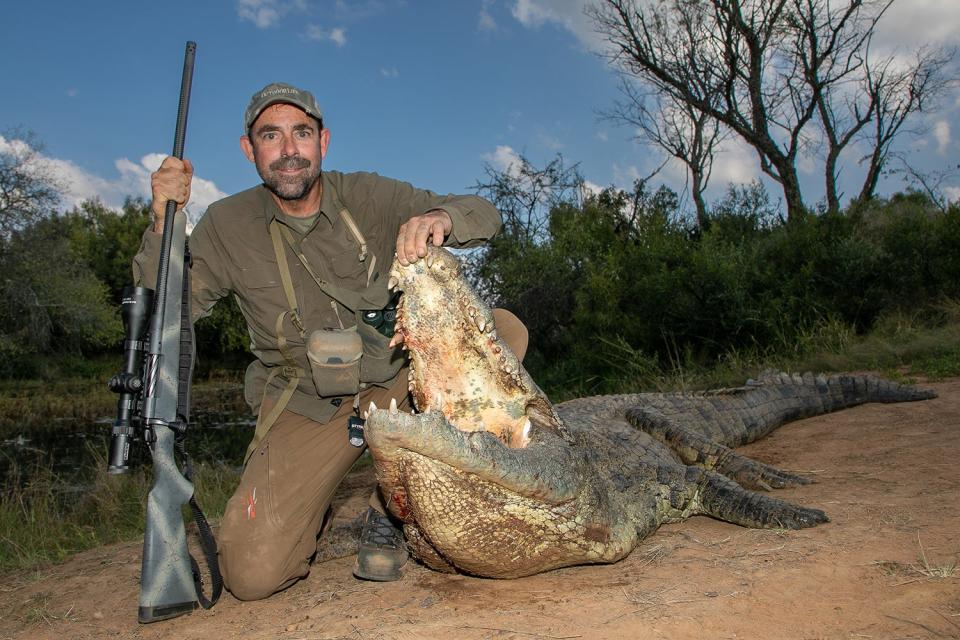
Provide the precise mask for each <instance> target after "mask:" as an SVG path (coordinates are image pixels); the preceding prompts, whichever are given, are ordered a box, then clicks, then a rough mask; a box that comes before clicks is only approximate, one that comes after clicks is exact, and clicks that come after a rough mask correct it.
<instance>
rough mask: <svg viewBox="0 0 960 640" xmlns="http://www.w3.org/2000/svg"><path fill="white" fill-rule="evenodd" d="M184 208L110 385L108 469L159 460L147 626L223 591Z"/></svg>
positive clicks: (131, 307) (185, 81)
mask: <svg viewBox="0 0 960 640" xmlns="http://www.w3.org/2000/svg"><path fill="white" fill-rule="evenodd" d="M196 48H197V45H196V43H194V42H188V43H187V47H186V52H185V54H184V60H183V78H182V82H181V85H180V107H179V110H178V112H177V127H176V132H175V135H174V144H173V156H174V157H176V158H179V159H182V158H183V146H184V138H185V136H186V127H187V110H188V107H189V102H190V87H191V84H192V80H193V64H194V56H195V54H196ZM176 208H177V205H176V202H174V201H173V200H168V201H167V203H166V211H165V217H164V226H163V236H162V240H161V248H160V259H159V265H158V271H157V285H156V289H155V291H151V290H150V289H146V288H144V287H126V288H125V289H124V291H123V295H122V302H121V315H122V318H123V324H124V329H125V333H126V340H125V341H124V368H123V371H122V372H121V373H120V374H118V375H116V376H114V377H113V378H112V379H111V380H110V383H109V385H108V386H109V387H110V389H111V391H114V392H116V393H119V394H120V399H119V400H118V401H117V419H116V421H115V422H114V425H113V428H112V430H111V438H110V454H109V467H108V471H109V472H110V473H114V474H117V473H124V472H126V471H127V470H128V469H129V459H130V443H131V442H132V441H136V440H138V439H142V440H143V441H144V442H146V443H147V444H148V445H149V447H150V453H151V457H152V459H153V487H152V488H151V490H150V493H149V495H148V496H147V516H146V530H145V533H144V538H143V564H142V570H141V574H140V606H139V615H138V618H139V621H140V622H141V623H147V622H155V621H158V620H166V619H168V618H173V617H176V616H179V615H182V614H184V613H189V612H191V611H193V610H194V609H195V608H197V606H198V605H203V606H204V608H210V607H212V606H213V604H214V603H215V602H216V601H217V599H218V598H219V596H220V592H221V591H222V589H223V583H222V580H221V578H220V572H219V566H218V564H217V551H216V541H215V540H214V538H213V534H212V533H211V532H210V527H209V525H208V524H207V522H206V518H204V516H203V513H202V512H201V511H200V508H199V506H198V505H197V503H196V500H195V499H194V496H193V483H192V482H191V476H192V465H191V464H190V459H189V457H187V456H186V450H185V448H184V446H183V439H184V436H185V434H186V430H187V425H188V423H189V405H190V378H191V375H192V373H193V325H192V322H191V318H190V282H189V273H190V270H189V267H188V266H187V265H188V264H189V254H188V253H187V242H186V216H185V215H184V214H182V213H181V214H179V215H177V213H176ZM151 304H152V311H151V312H150V315H149V322H148V321H147V310H148V309H150V308H151ZM144 329H146V338H147V339H146V340H144ZM175 449H176V450H178V451H179V452H180V453H181V454H182V455H183V457H184V460H185V462H184V472H183V473H181V471H180V468H179V467H178V466H177V463H176V459H175V457H174V450H175ZM188 502H189V503H190V507H191V509H192V510H193V514H194V518H195V519H196V520H197V525H198V527H199V530H200V537H201V542H202V545H203V547H204V554H205V556H206V560H207V564H208V567H209V569H210V573H211V576H212V581H211V582H212V585H211V586H212V589H213V595H212V596H211V598H210V599H209V600H208V599H207V598H206V597H205V596H204V594H203V589H202V585H201V581H200V572H199V567H198V566H197V563H196V561H194V559H193V558H192V557H191V556H190V554H189V552H188V551H187V540H186V532H185V530H184V525H183V515H182V512H181V508H182V507H183V505H184V504H187V503H188Z"/></svg>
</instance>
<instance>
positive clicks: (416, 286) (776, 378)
mask: <svg viewBox="0 0 960 640" xmlns="http://www.w3.org/2000/svg"><path fill="white" fill-rule="evenodd" d="M389 286H390V287H391V288H392V289H398V290H400V291H402V292H403V295H402V296H401V298H400V302H399V305H398V308H397V322H396V331H397V334H399V335H398V336H397V337H396V340H397V341H400V340H402V342H403V346H404V348H405V349H407V350H408V351H409V356H410V363H409V367H410V375H409V385H410V392H411V395H412V398H413V402H414V412H413V413H407V412H403V411H399V410H398V409H397V407H396V403H395V402H394V403H392V404H391V406H390V407H384V408H378V407H376V406H375V405H372V404H371V405H370V406H369V407H368V408H367V411H366V412H365V415H366V426H365V437H366V440H367V444H368V446H369V448H370V451H371V454H372V457H373V463H374V468H375V473H376V476H377V480H378V483H379V485H380V489H381V492H382V494H383V496H384V498H385V502H386V504H387V507H388V508H389V510H390V511H391V513H392V514H393V515H394V516H395V517H396V518H397V519H399V521H401V522H402V523H403V530H404V534H405V535H406V538H407V544H408V547H409V548H410V551H411V553H412V554H413V556H414V557H416V558H417V559H419V560H420V561H421V562H423V563H424V564H425V565H427V566H428V567H430V568H432V569H435V570H438V571H446V572H459V573H464V574H470V575H475V576H482V577H490V578H517V577H522V576H526V575H531V574H534V573H539V572H542V571H548V570H551V569H556V568H559V567H565V566H571V565H579V564H590V563H612V562H616V561H617V560H620V559H622V558H624V557H625V556H627V555H628V554H629V553H630V552H631V551H632V550H633V549H634V548H635V547H636V546H637V545H638V543H639V542H640V541H641V540H643V539H644V538H645V537H647V536H649V535H650V534H652V533H653V532H654V531H655V530H656V529H657V528H658V527H659V526H660V524H662V523H666V522H677V521H680V520H683V519H686V518H689V517H691V516H694V515H698V514H703V515H708V516H712V517H714V518H718V519H721V520H724V521H728V522H732V523H735V524H738V525H743V526H747V527H758V528H783V529H799V528H804V527H811V526H815V525H818V524H821V523H824V522H827V521H828V517H827V515H826V514H825V513H824V512H823V511H821V510H819V509H815V508H809V507H804V506H799V505H795V504H792V503H790V502H787V501H784V500H780V499H778V498H775V497H773V496H771V495H770V494H769V493H768V492H769V490H771V489H777V488H782V487H791V486H797V485H802V484H807V483H808V482H810V480H808V479H807V478H805V477H804V476H802V475H799V474H795V473H791V472H787V471H782V470H779V469H777V468H774V467H772V466H769V465H766V464H763V463H761V462H758V461H755V460H752V459H750V458H747V457H745V456H743V455H740V454H738V453H737V452H736V451H734V449H735V448H736V447H738V446H740V445H743V444H746V443H748V442H752V441H754V440H756V439H758V438H761V437H763V436H765V435H766V434H768V433H770V432H771V431H772V430H774V429H776V428H777V427H778V426H780V425H782V424H784V423H786V422H789V421H792V420H797V419H799V418H804V417H808V416H814V415H818V414H822V413H825V412H829V411H835V410H838V409H843V408H846V407H851V406H854V405H857V404H861V403H865V402H901V401H914V400H924V399H928V398H933V397H935V395H936V394H935V393H934V392H933V391H929V390H923V389H917V388H914V387H911V386H908V385H901V384H898V383H895V382H892V381H888V380H884V379H880V378H876V377H871V376H865V375H848V374H838V375H829V376H827V375H822V374H821V375H814V374H809V373H808V374H804V375H796V374H794V375H788V374H786V373H781V372H776V371H766V372H763V373H762V374H760V375H759V376H757V378H756V379H755V380H749V381H747V382H746V384H744V385H743V386H740V387H736V388H729V389H719V390H713V391H706V392H696V393H634V394H623V395H606V396H595V397H588V398H579V399H575V400H570V401H567V402H563V403H560V404H557V405H553V404H552V403H551V402H550V400H549V399H548V398H547V396H546V395H545V394H544V392H543V391H542V390H541V389H540V388H539V387H538V386H537V384H536V383H535V382H534V381H533V379H532V378H531V377H530V375H529V373H528V372H527V371H526V369H524V367H523V365H522V364H521V362H520V361H519V360H518V359H517V357H516V355H515V354H514V353H513V352H512V351H511V350H510V348H509V347H508V346H507V345H506V344H505V343H504V341H503V340H502V339H501V338H500V337H499V336H498V335H497V330H496V326H495V323H494V319H493V315H492V313H491V310H490V309H489V307H488V306H487V305H485V304H484V303H483V302H482V301H481V299H480V297H479V296H478V295H477V293H476V292H475V291H474V290H473V289H472V288H471V286H470V285H469V284H468V282H467V280H466V278H465V277H464V274H463V270H462V268H461V265H460V264H459V261H458V260H457V258H456V257H455V256H453V255H452V254H450V253H449V252H447V251H446V250H443V249H438V248H435V247H430V248H429V251H428V254H427V256H426V257H425V258H424V259H421V260H419V261H417V262H414V263H411V264H409V265H401V264H400V263H399V262H396V261H395V262H394V264H393V266H392V268H391V272H390V279H389Z"/></svg>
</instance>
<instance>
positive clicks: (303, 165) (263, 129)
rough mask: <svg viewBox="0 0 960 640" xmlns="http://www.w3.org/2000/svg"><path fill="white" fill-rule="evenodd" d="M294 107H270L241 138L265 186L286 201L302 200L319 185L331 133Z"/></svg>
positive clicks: (279, 105)
mask: <svg viewBox="0 0 960 640" xmlns="http://www.w3.org/2000/svg"><path fill="white" fill-rule="evenodd" d="M319 126H320V125H319V123H318V122H317V121H316V120H315V119H314V118H312V117H310V116H308V115H307V114H306V113H304V112H303V111H301V110H300V109H299V108H298V107H295V106H293V105H292V104H285V103H280V104H274V105H270V106H269V107H267V108H266V109H264V110H263V112H262V113H261V114H260V115H259V116H258V117H257V119H256V120H254V122H253V126H251V127H250V135H249V137H248V136H243V137H241V138H240V146H241V148H242V149H243V152H244V154H245V155H246V156H247V159H248V160H250V161H251V162H253V163H254V164H256V166H257V173H259V174H260V178H261V179H262V180H263V182H264V184H266V185H267V187H268V188H269V189H270V190H271V191H273V192H274V193H275V194H276V195H277V197H278V198H281V199H283V200H300V199H301V198H303V197H305V196H306V195H307V194H308V193H309V191H310V189H311V188H312V187H313V186H314V185H315V184H316V183H317V178H318V177H319V176H320V165H321V161H322V160H323V157H324V156H325V155H327V144H328V143H329V141H330V133H329V131H327V130H326V129H324V130H323V131H320V130H319Z"/></svg>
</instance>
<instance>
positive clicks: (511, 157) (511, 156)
mask: <svg viewBox="0 0 960 640" xmlns="http://www.w3.org/2000/svg"><path fill="white" fill-rule="evenodd" d="M481 157H482V158H483V159H484V160H486V161H487V162H489V163H490V166H492V167H493V168H494V169H496V170H497V171H502V172H504V173H506V174H507V175H511V176H514V177H516V176H518V175H520V167H521V165H522V164H523V162H522V161H521V160H520V154H518V153H517V152H516V151H514V150H513V147H510V146H508V145H505V144H501V145H498V146H497V148H496V150H495V151H494V152H493V153H485V154H483V156H481Z"/></svg>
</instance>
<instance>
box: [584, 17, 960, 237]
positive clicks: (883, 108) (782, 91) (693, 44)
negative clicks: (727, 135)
mask: <svg viewBox="0 0 960 640" xmlns="http://www.w3.org/2000/svg"><path fill="white" fill-rule="evenodd" d="M892 2H893V0H882V1H871V0H846V1H845V2H831V1H830V0H665V1H664V2H659V3H656V4H653V5H651V4H646V3H640V2H638V1H637V0H603V1H602V2H600V4H599V6H597V7H594V8H593V9H592V10H591V15H592V16H593V18H594V20H595V21H596V24H597V26H598V28H599V30H600V32H601V33H602V34H604V36H605V37H606V40H607V42H608V43H609V45H610V52H609V58H610V60H611V63H612V64H613V65H614V66H615V67H616V68H617V69H619V71H620V72H621V73H623V74H624V75H626V76H629V77H631V78H634V79H636V80H638V81H642V82H643V83H645V84H647V85H648V86H649V87H650V88H651V89H652V91H654V92H655V93H657V94H658V95H659V96H661V97H663V98H665V99H666V104H668V105H669V104H672V103H677V104H683V105H685V106H687V107H689V108H691V109H692V110H693V112H694V113H703V114H706V115H707V116H709V117H711V118H713V119H715V120H716V121H717V122H719V123H720V124H721V125H722V126H724V127H726V128H728V129H729V130H730V131H731V132H733V133H734V134H736V135H738V136H739V137H740V138H742V139H743V140H744V141H745V142H746V143H747V144H749V145H750V146H752V147H753V148H754V149H755V150H756V152H757V155H758V158H759V160H760V168H761V170H762V171H763V172H764V173H765V174H767V175H768V176H770V177H771V178H772V179H773V180H774V181H776V182H777V183H778V184H779V185H780V186H781V188H782V190H783V194H784V201H785V204H786V207H787V215H788V217H789V218H796V217H798V216H800V215H802V214H803V213H804V212H805V210H806V207H805V204H804V199H803V194H802V191H801V188H800V180H799V174H798V170H797V160H798V157H799V155H800V154H801V153H802V152H803V151H804V150H805V149H807V148H811V147H813V145H815V144H816V140H817V138H818V137H823V138H824V139H825V141H826V145H825V147H826V151H825V156H826V163H825V169H824V172H825V181H826V183H827V194H828V196H827V197H828V206H829V207H830V208H831V209H834V210H836V209H838V208H839V195H838V193H837V190H836V181H837V175H838V172H839V169H838V168H837V163H838V162H839V158H840V154H841V152H842V151H843V150H844V149H845V148H846V147H847V146H848V145H849V144H850V143H851V141H853V140H855V139H856V140H859V141H860V142H863V143H867V144H872V152H871V153H868V154H866V156H865V159H866V162H867V168H866V174H867V178H866V181H865V184H864V188H863V189H861V193H860V198H861V199H863V198H869V197H872V195H873V192H874V190H875V188H876V180H875V179H874V178H875V177H878V176H879V175H880V171H881V170H882V168H883V165H884V164H885V163H886V161H887V160H888V159H889V153H888V152H889V146H890V143H891V142H892V141H893V139H894V138H895V137H896V136H897V134H898V133H899V132H900V131H902V126H903V123H904V122H905V121H906V120H907V119H908V118H909V117H910V116H911V115H912V114H914V113H915V112H917V111H918V110H920V109H921V108H923V106H924V105H925V103H927V102H929V100H930V99H931V98H933V97H935V96H936V94H937V93H938V91H939V90H940V89H942V88H943V87H944V86H945V83H946V80H945V79H944V77H943V75H942V71H943V69H944V67H945V66H946V63H947V62H948V61H949V60H950V59H952V56H953V53H952V51H948V50H943V49H930V50H923V51H921V52H920V53H919V54H918V55H917V58H916V59H915V60H914V62H913V64H912V65H910V66H908V67H907V68H905V69H904V68H900V70H899V71H898V72H897V73H893V67H891V66H890V64H891V62H890V61H889V60H887V61H882V60H881V61H873V60H871V59H870V57H869V55H868V54H869V44H870V41H871V38H872V36H873V33H874V30H875V27H876V25H877V23H878V21H879V20H880V18H881V17H882V16H883V14H884V12H885V10H886V9H887V7H889V6H890V4H891V3H892ZM868 124H873V125H875V126H876V127H879V128H878V129H874V130H873V133H872V134H871V135H867V134H866V133H865V132H866V131H867V129H866V127H867V125H868Z"/></svg>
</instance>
